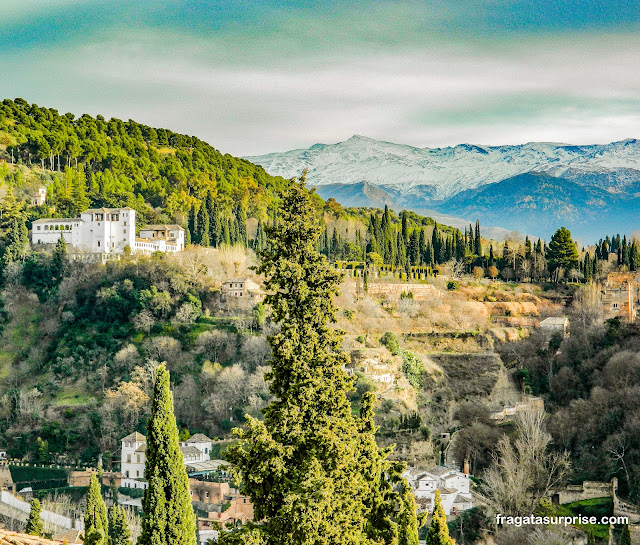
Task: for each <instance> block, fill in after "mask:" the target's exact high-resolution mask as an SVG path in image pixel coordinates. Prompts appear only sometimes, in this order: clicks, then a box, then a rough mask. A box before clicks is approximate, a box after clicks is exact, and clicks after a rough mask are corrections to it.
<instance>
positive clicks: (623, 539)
mask: <svg viewBox="0 0 640 545" xmlns="http://www.w3.org/2000/svg"><path fill="white" fill-rule="evenodd" d="M620 545H631V530H630V529H629V525H628V524H625V525H624V528H622V534H621V535H620Z"/></svg>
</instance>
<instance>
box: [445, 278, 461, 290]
mask: <svg viewBox="0 0 640 545" xmlns="http://www.w3.org/2000/svg"><path fill="white" fill-rule="evenodd" d="M459 287H460V286H459V285H458V282H456V281H455V280H449V282H447V289H448V290H449V291H456V290H457V289H458V288H459Z"/></svg>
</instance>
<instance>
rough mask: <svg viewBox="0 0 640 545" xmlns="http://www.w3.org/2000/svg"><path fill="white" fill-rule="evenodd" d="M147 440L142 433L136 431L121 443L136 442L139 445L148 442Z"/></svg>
mask: <svg viewBox="0 0 640 545" xmlns="http://www.w3.org/2000/svg"><path fill="white" fill-rule="evenodd" d="M146 440H147V438H146V437H145V436H144V435H142V434H141V433H138V432H137V431H134V432H133V433H130V434H129V435H127V436H126V437H123V438H122V439H121V441H136V442H138V443H139V442H140V441H146Z"/></svg>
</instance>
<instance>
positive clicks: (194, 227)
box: [187, 205, 200, 244]
mask: <svg viewBox="0 0 640 545" xmlns="http://www.w3.org/2000/svg"><path fill="white" fill-rule="evenodd" d="M187 229H188V230H189V232H190V233H191V242H193V243H194V244H198V243H199V242H200V239H199V238H198V219H197V215H196V208H195V206H193V205H192V206H191V208H190V209H189V220H188V225H187Z"/></svg>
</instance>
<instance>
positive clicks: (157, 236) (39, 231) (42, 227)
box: [31, 207, 184, 254]
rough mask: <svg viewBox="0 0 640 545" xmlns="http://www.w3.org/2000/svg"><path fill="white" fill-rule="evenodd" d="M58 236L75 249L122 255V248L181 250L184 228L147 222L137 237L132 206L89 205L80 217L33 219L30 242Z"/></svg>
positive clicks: (51, 240) (44, 241)
mask: <svg viewBox="0 0 640 545" xmlns="http://www.w3.org/2000/svg"><path fill="white" fill-rule="evenodd" d="M61 237H64V239H65V240H66V241H67V243H68V244H70V245H71V246H72V247H73V248H74V249H75V250H76V251H78V252H85V253H90V254H121V253H123V252H124V251H125V248H129V249H130V250H131V251H132V252H135V253H140V254H151V253H153V252H158V251H159V252H180V251H182V250H184V229H183V228H182V227H180V226H179V225H146V226H144V227H142V228H141V229H140V237H136V211H135V210H134V209H133V208H129V207H126V208H90V209H89V210H85V211H84V212H82V213H81V214H80V217H79V218H43V219H39V220H35V221H34V222H33V228H32V230H31V242H32V243H33V244H55V243H56V242H58V240H60V238H61Z"/></svg>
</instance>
